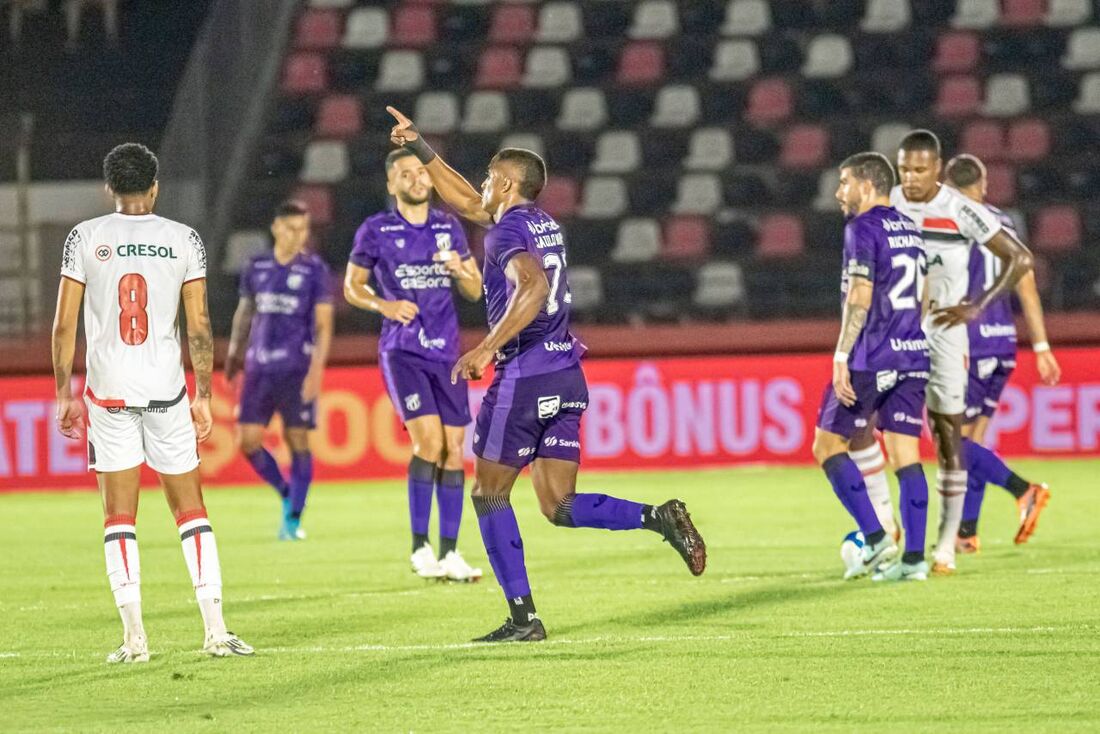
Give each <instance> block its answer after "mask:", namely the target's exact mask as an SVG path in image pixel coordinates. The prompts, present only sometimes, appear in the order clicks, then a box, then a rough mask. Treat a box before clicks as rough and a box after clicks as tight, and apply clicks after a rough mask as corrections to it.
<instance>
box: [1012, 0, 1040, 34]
mask: <svg viewBox="0 0 1100 734" xmlns="http://www.w3.org/2000/svg"><path fill="white" fill-rule="evenodd" d="M1002 2H1003V5H1002V6H1001V24H1002V25H1006V26H1009V27H1012V28H1024V27H1027V26H1036V25H1039V24H1040V23H1042V22H1043V17H1044V16H1045V15H1046V5H1047V0H1002Z"/></svg>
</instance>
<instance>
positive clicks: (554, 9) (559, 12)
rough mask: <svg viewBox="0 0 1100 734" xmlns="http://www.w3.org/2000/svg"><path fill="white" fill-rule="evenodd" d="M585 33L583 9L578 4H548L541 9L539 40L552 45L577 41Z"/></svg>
mask: <svg viewBox="0 0 1100 734" xmlns="http://www.w3.org/2000/svg"><path fill="white" fill-rule="evenodd" d="M583 33H584V23H583V21H582V19H581V9H580V7H579V6H578V5H577V4H576V3H569V2H556V3H546V4H545V5H543V6H542V8H540V9H539V28H538V39H539V40H540V41H543V42H550V43H568V42H570V41H575V40H577V39H578V38H580V37H581V35H583Z"/></svg>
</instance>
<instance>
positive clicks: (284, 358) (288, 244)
mask: <svg viewBox="0 0 1100 734" xmlns="http://www.w3.org/2000/svg"><path fill="white" fill-rule="evenodd" d="M271 236H272V237H274V239H275V247H274V249H273V250H272V251H271V252H265V253H263V254H262V255H258V256H257V257H255V258H253V259H252V260H251V261H250V262H249V263H248V266H247V267H246V268H245V269H244V272H242V273H241V282H240V301H239V302H238V303H237V310H236V312H235V313H234V314H233V331H232V334H231V335H230V337H229V354H228V356H227V357H226V359H225V379H226V380H229V381H232V380H234V379H235V378H236V376H237V375H238V374H239V373H240V371H241V369H242V368H243V369H244V380H243V384H242V385H241V394H240V406H239V409H238V415H237V445H238V446H239V447H240V450H241V453H242V454H244V457H245V458H246V459H248V463H249V464H251V465H252V468H253V469H255V470H256V473H257V474H259V475H260V477H261V478H262V479H263V480H264V481H266V482H267V483H268V484H270V485H271V486H272V487H274V488H275V491H276V492H278V493H279V496H280V497H282V500H283V512H282V524H281V526H280V528H279V539H280V540H300V539H303V538H305V532H304V531H303V530H302V529H301V522H302V512H303V511H304V510H305V506H306V496H307V495H308V494H309V485H310V483H311V482H312V481H313V454H312V453H310V450H309V433H310V431H311V430H313V429H314V428H315V427H316V420H317V396H318V395H319V394H320V392H321V377H322V375H323V374H324V371H325V363H326V361H327V360H328V352H329V345H330V344H331V343H332V323H333V308H332V278H331V276H330V274H329V269H328V266H327V265H325V261H324V260H322V259H321V258H320V257H318V256H317V255H315V254H313V253H310V252H307V251H306V249H305V247H306V242H308V241H309V210H308V209H306V207H305V205H304V204H302V203H301V202H297V201H287V202H284V203H283V204H281V205H280V206H279V208H278V209H276V211H275V218H274V220H273V221H272V222H271ZM246 345H247V347H246ZM275 411H278V412H279V415H280V416H281V417H282V419H283V440H284V441H285V442H286V445H287V447H289V448H290V477H289V479H287V478H285V477H284V476H283V474H282V472H281V471H280V470H279V466H278V464H277V463H276V462H275V457H274V456H272V455H271V452H270V451H268V450H267V449H266V448H264V445H263V438H264V430H265V429H266V428H267V424H268V423H269V422H270V421H271V417H272V416H273V415H274V414H275Z"/></svg>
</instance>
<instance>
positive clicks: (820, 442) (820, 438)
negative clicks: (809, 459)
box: [813, 431, 843, 466]
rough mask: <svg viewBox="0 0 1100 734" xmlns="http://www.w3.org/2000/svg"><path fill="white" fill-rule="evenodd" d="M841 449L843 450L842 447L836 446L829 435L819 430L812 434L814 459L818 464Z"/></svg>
mask: <svg viewBox="0 0 1100 734" xmlns="http://www.w3.org/2000/svg"><path fill="white" fill-rule="evenodd" d="M838 449H839V450H838ZM841 450H843V447H838V446H837V445H836V442H835V441H833V440H832V437H831V436H829V435H827V434H825V433H823V432H821V431H819V432H818V433H817V434H816V435H815V436H814V445H813V453H814V460H815V461H816V462H817V463H818V466H820V465H822V464H824V463H825V462H826V461H828V460H829V459H830V458H832V457H833V456H835V455H836V454H838V453H840V451H841Z"/></svg>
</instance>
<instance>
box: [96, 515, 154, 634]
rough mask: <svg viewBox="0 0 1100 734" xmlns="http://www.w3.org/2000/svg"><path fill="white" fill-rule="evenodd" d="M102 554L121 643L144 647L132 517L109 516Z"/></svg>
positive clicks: (135, 535) (138, 571)
mask: <svg viewBox="0 0 1100 734" xmlns="http://www.w3.org/2000/svg"><path fill="white" fill-rule="evenodd" d="M103 554H104V556H105V557H106V560H107V581H108V582H109V583H110V584H111V593H112V594H114V596H115V606H117V607H118V613H119V616H120V617H122V630H123V636H124V639H125V643H131V642H133V643H135V644H140V645H141V646H143V647H144V645H145V627H144V625H143V623H142V620H141V560H140V558H139V556H138V545H137V532H136V529H135V527H134V517H133V516H132V515H110V516H109V517H107V519H106V520H105V521H104V523H103Z"/></svg>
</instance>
